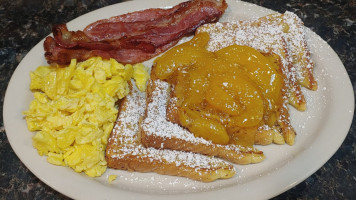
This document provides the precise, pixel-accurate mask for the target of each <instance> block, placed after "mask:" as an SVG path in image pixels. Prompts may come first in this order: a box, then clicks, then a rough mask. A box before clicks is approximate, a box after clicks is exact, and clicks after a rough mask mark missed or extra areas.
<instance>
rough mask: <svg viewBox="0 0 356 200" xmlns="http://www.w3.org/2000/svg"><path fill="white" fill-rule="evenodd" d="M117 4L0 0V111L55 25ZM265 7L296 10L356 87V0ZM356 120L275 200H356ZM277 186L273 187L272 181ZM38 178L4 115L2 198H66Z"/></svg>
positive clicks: (264, 1)
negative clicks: (19, 72)
mask: <svg viewBox="0 0 356 200" xmlns="http://www.w3.org/2000/svg"><path fill="white" fill-rule="evenodd" d="M118 2H120V1H119V0H116V1H115V0H64V1H54V0H28V1H26V0H0V95H1V99H0V111H1V113H2V111H3V101H4V96H5V91H6V88H7V85H8V82H9V80H10V77H11V75H12V74H13V72H14V70H15V69H16V67H17V65H18V64H19V62H20V61H21V60H22V58H23V57H24V56H25V55H26V54H27V53H28V52H29V50H30V49H31V48H32V47H33V46H34V45H36V44H37V43H38V42H39V41H40V40H41V39H42V38H44V37H45V36H46V35H48V34H49V33H50V30H51V25H52V24H56V23H64V22H68V21H70V20H72V19H74V18H76V17H78V16H80V15H82V14H85V13H87V12H89V11H92V10H95V9H97V8H100V7H104V6H107V5H111V4H114V3H118ZM248 2H252V3H255V4H258V5H261V6H263V7H266V8H270V9H273V10H276V11H280V12H284V11H286V10H288V11H292V12H295V13H296V14H297V15H298V16H299V17H300V18H301V19H302V20H303V21H304V23H305V25H306V26H307V27H309V28H311V30H313V31H314V32H316V33H317V34H318V35H320V36H321V37H322V38H323V39H324V40H325V41H327V42H328V43H329V45H330V46H331V47H332V48H333V49H334V50H335V51H336V53H337V54H338V55H339V57H340V59H341V61H342V62H343V64H344V66H345V68H346V70H347V72H348V74H349V76H350V78H351V81H352V85H353V86H354V88H355V84H356V0H349V1H345V0H315V1H311V0H309V1H307V0H299V1H297V0H291V1H287V0H248ZM355 125H356V121H355V119H354V120H353V123H352V126H351V129H350V131H349V134H348V135H347V137H346V139H345V141H344V143H343V144H342V146H341V147H340V149H339V150H338V151H337V152H336V154H335V155H334V156H332V158H331V159H330V160H329V161H328V162H327V163H326V164H325V165H324V166H323V167H321V168H320V169H319V170H318V171H317V172H315V173H314V174H313V175H312V176H310V177H309V178H307V179H306V180H305V181H303V182H302V183H300V184H298V185H297V186H296V187H294V188H292V189H290V190H288V191H286V192H284V193H282V194H280V195H279V196H277V197H275V198H274V199H355V198H356V128H355ZM271 184H273V183H271ZM67 198H68V197H66V196H64V195H62V194H60V193H59V192H57V191H55V190H53V189H52V188H50V187H49V186H47V185H46V184H45V183H43V182H41V181H40V180H39V179H38V178H37V177H35V176H34V175H33V174H32V173H31V172H30V171H29V170H28V169H27V168H26V167H25V165H24V164H23V163H21V161H20V160H19V159H18V157H17V156H16V155H15V153H14V152H13V151H12V149H11V146H10V144H9V142H8V140H7V137H6V132H5V128H4V123H3V115H2V114H1V115H0V199H67Z"/></svg>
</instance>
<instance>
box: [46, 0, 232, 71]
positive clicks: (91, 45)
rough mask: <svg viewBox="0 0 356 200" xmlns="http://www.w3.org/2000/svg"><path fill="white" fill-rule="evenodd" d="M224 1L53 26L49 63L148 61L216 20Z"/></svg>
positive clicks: (189, 3)
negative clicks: (80, 25) (71, 27)
mask: <svg viewBox="0 0 356 200" xmlns="http://www.w3.org/2000/svg"><path fill="white" fill-rule="evenodd" d="M226 7H227V4H226V2H225V0H216V1H215V0H194V1H187V2H183V3H181V4H178V5H176V6H174V7H172V8H170V9H160V8H155V9H147V10H142V11H137V12H132V13H128V14H124V15H120V16H115V17H111V18H109V19H104V20H99V21H96V22H94V23H92V24H90V25H88V26H87V27H86V28H85V29H84V31H68V29H67V27H66V25H63V24H62V25H58V26H54V27H53V30H52V31H53V35H54V37H47V38H46V41H45V43H44V49H45V51H46V53H45V57H46V59H47V61H48V63H58V64H68V63H69V62H70V59H71V58H76V59H77V60H78V61H82V60H85V59H88V58H90V57H92V56H101V57H104V58H108V57H112V58H115V59H116V60H117V61H119V62H122V63H137V62H142V61H144V60H148V59H150V58H152V57H154V56H156V55H158V54H160V53H162V52H164V51H165V50H167V49H168V48H170V47H171V46H173V45H174V44H176V43H177V42H178V41H179V39H180V38H182V37H183V36H186V35H189V34H192V33H193V32H194V31H195V30H196V28H197V27H199V26H200V25H202V24H205V23H211V22H216V21H217V20H218V19H219V18H220V16H221V15H222V14H223V13H224V11H225V9H226Z"/></svg>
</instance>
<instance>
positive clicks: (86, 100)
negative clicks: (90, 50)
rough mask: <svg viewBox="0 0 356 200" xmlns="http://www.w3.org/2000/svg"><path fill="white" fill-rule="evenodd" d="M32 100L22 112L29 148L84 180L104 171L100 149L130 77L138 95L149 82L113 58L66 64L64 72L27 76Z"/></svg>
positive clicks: (141, 69)
mask: <svg viewBox="0 0 356 200" xmlns="http://www.w3.org/2000/svg"><path fill="white" fill-rule="evenodd" d="M30 77H31V84H30V89H31V90H32V91H33V93H34V100H33V101H32V102H31V103H30V107H29V110H28V111H25V112H24V115H25V118H26V121H27V126H28V129H29V130H30V131H38V132H37V133H36V134H35V135H34V136H33V146H34V147H35V148H36V149H37V151H38V153H39V154H40V155H46V156H47V161H48V162H49V163H51V164H54V165H61V166H69V167H71V168H73V169H74V170H75V171H76V172H85V173H86V174H87V175H88V176H90V177H95V176H100V175H102V174H103V173H104V172H105V170H106V167H107V165H106V161H105V148H106V144H107V139H108V137H109V135H110V133H111V131H112V129H113V126H114V122H115V120H116V117H117V113H118V108H117V106H116V105H115V103H116V102H117V101H118V100H119V99H121V98H123V97H125V96H126V95H127V94H128V93H129V84H128V81H130V80H131V78H134V79H135V81H136V85H137V87H138V88H139V89H140V90H141V91H144V90H145V88H146V82H147V80H148V78H149V74H148V72H147V68H145V66H144V65H143V64H136V65H134V66H132V65H129V64H128V65H122V64H120V63H118V62H117V61H116V60H114V59H110V60H102V59H101V58H100V57H94V58H90V59H88V60H86V61H84V62H80V63H77V62H76V60H74V59H73V60H72V61H71V63H70V65H69V66H67V67H64V68H59V67H53V66H40V67H38V68H37V69H36V70H35V71H34V72H31V74H30Z"/></svg>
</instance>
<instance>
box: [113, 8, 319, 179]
mask: <svg viewBox="0 0 356 200" xmlns="http://www.w3.org/2000/svg"><path fill="white" fill-rule="evenodd" d="M303 29H304V26H303V24H302V22H301V20H300V19H299V18H298V17H297V16H296V15H294V14H293V13H290V12H286V13H285V14H272V15H268V16H266V17H262V18H259V19H257V20H252V21H237V22H231V23H230V22H225V23H219V22H218V23H214V24H206V25H203V26H201V27H200V28H198V30H197V32H196V34H199V33H201V32H207V33H208V34H209V36H210V40H209V42H208V45H207V47H206V48H207V49H208V50H209V51H212V52H214V51H217V50H219V49H222V48H224V47H227V46H230V45H233V44H238V45H245V46H249V47H252V48H254V49H256V50H258V51H259V52H261V53H262V54H263V55H264V56H266V57H271V58H273V59H272V60H274V62H275V64H276V65H277V66H279V70H280V71H281V74H282V75H283V83H284V84H283V87H282V89H281V91H280V92H281V94H282V96H283V104H282V105H281V106H280V107H279V108H278V112H277V118H278V119H277V123H276V124H274V125H273V126H267V125H263V126H261V127H259V128H258V131H257V132H256V134H255V135H254V144H261V145H267V144H271V143H276V144H284V143H287V144H289V145H293V144H294V142H295V136H296V133H295V131H294V129H293V127H292V125H291V123H290V118H289V109H288V105H287V104H290V105H292V106H294V107H295V108H296V109H298V110H300V111H304V110H305V109H306V101H305V98H304V95H303V93H302V91H301V86H303V87H306V88H307V89H310V90H316V89H317V83H316V81H315V78H314V76H313V63H312V62H311V59H310V52H309V50H308V48H307V46H306V41H305V36H304V30H303ZM154 71H155V66H153V68H152V70H151V79H150V80H149V83H148V87H147V91H146V94H144V93H141V92H140V91H138V90H137V89H135V86H133V88H132V90H131V93H130V94H129V95H128V96H127V97H126V98H125V99H124V100H123V101H122V102H121V106H120V112H119V116H118V119H117V122H116V125H115V127H114V129H113V132H112V134H111V136H110V138H109V141H108V145H107V149H106V159H107V162H108V167H111V168H115V169H124V170H130V171H139V172H156V173H159V174H166V175H175V176H183V177H188V178H191V179H194V180H200V181H205V182H208V181H214V180H216V179H222V178H230V177H232V176H233V175H234V174H235V170H234V167H233V165H232V164H230V163H229V162H231V163H235V164H253V163H259V162H262V161H263V160H264V159H265V156H264V154H263V152H262V151H259V150H258V149H256V148H254V147H250V146H243V145H237V144H216V143H213V142H211V141H209V140H207V139H204V138H202V137H196V136H195V135H194V134H193V133H191V132H190V131H189V130H187V129H186V128H184V127H182V126H180V125H179V124H177V123H175V120H174V118H175V116H174V113H175V112H174V110H175V109H176V106H177V105H176V102H175V96H174V86H172V85H171V84H170V83H168V82H167V81H165V80H161V79H159V78H157V77H156V76H155V75H154ZM172 113H173V114H172ZM224 160H226V161H229V162H226V161H224Z"/></svg>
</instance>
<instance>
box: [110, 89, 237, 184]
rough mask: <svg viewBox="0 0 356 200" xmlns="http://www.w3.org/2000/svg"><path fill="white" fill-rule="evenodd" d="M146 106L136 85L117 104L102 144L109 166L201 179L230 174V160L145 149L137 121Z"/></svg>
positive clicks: (232, 172)
mask: <svg viewBox="0 0 356 200" xmlns="http://www.w3.org/2000/svg"><path fill="white" fill-rule="evenodd" d="M145 106H146V97H145V93H142V92H140V91H139V90H138V89H137V88H136V86H132V90H131V92H130V94H129V95H128V96H126V97H125V98H124V99H123V100H122V102H121V103H120V111H119V115H118V118H117V121H116V124H115V126H114V129H113V131H112V133H111V135H110V137H109V139H108V144H107V147H106V161H107V165H108V167H109V168H114V169H121V170H129V171H137V172H155V173H158V174H163V175H173V176H182V177H187V178H190V179H194V180H199V181H203V182H210V181H214V180H216V179H226V178H230V177H232V176H234V174H235V173H236V172H235V169H234V167H233V165H231V164H230V163H228V162H226V161H223V160H220V159H218V158H214V157H208V156H204V155H200V154H195V153H190V152H181V151H174V150H165V149H160V150H158V149H155V148H146V147H145V146H143V145H142V144H141V141H140V137H139V127H140V126H139V122H140V119H141V117H142V116H143V114H144V110H145Z"/></svg>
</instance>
